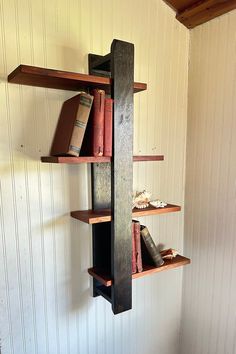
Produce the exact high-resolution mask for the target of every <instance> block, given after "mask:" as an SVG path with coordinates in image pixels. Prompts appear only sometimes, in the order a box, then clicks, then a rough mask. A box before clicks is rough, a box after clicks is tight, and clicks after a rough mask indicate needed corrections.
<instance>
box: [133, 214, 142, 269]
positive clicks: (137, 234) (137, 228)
mask: <svg viewBox="0 0 236 354" xmlns="http://www.w3.org/2000/svg"><path fill="white" fill-rule="evenodd" d="M134 236H135V248H136V265H137V271H138V272H139V273H141V272H142V271H143V264H142V252H141V239H140V222H139V221H135V222H134Z"/></svg>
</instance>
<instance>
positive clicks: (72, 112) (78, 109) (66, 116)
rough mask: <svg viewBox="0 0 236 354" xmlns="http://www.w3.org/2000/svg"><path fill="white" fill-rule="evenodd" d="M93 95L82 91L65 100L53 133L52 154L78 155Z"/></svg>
mask: <svg viewBox="0 0 236 354" xmlns="http://www.w3.org/2000/svg"><path fill="white" fill-rule="evenodd" d="M92 103H93V96H91V95H89V94H87V93H85V92H82V93H79V94H78V95H76V96H74V97H72V98H70V99H68V100H66V101H65V102H64V103H63V105H62V109H61V113H60V117H59V120H58V124H57V127H56V131H55V134H54V139H53V143H52V146H51V151H50V154H51V155H52V156H60V155H64V156H65V155H72V156H79V154H80V150H81V145H82V141H83V137H84V133H85V129H86V126H87V122H88V118H89V113H90V110H91V106H92Z"/></svg>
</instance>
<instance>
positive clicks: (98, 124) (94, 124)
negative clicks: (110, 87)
mask: <svg viewBox="0 0 236 354" xmlns="http://www.w3.org/2000/svg"><path fill="white" fill-rule="evenodd" d="M91 94H92V95H93V96H94V102H93V108H92V112H91V129H92V134H91V135H92V155H93V156H103V136H104V103H105V91H104V90H99V89H93V90H92V92H91Z"/></svg>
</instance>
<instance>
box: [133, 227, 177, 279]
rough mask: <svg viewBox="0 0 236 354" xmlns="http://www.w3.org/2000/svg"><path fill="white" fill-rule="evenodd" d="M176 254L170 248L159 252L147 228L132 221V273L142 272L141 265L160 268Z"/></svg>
mask: <svg viewBox="0 0 236 354" xmlns="http://www.w3.org/2000/svg"><path fill="white" fill-rule="evenodd" d="M176 255H177V252H176V251H175V250H173V249H172V248H170V249H167V250H163V251H160V250H159V249H158V247H157V246H156V245H155V242H154V241H153V238H152V236H151V235H150V232H149V231H148V228H147V227H146V226H145V225H140V222H139V221H136V220H133V221H132V273H137V272H138V273H140V272H142V271H143V264H147V265H152V266H153V267H160V266H162V265H163V264H164V260H165V259H172V258H174V257H175V256H176Z"/></svg>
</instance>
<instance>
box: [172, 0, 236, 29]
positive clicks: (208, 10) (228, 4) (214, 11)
mask: <svg viewBox="0 0 236 354" xmlns="http://www.w3.org/2000/svg"><path fill="white" fill-rule="evenodd" d="M234 9H236V0H218V1H216V0H201V1H198V2H197V3H196V4H194V5H192V6H190V7H189V8H187V9H185V10H184V11H182V12H179V13H178V14H177V15H176V19H177V20H178V21H180V22H181V23H183V24H184V25H185V26H186V27H187V28H194V27H196V26H198V25H200V24H202V23H205V22H207V21H209V20H211V19H213V18H215V17H217V16H220V15H223V14H224V13H226V12H229V11H231V10H234Z"/></svg>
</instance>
